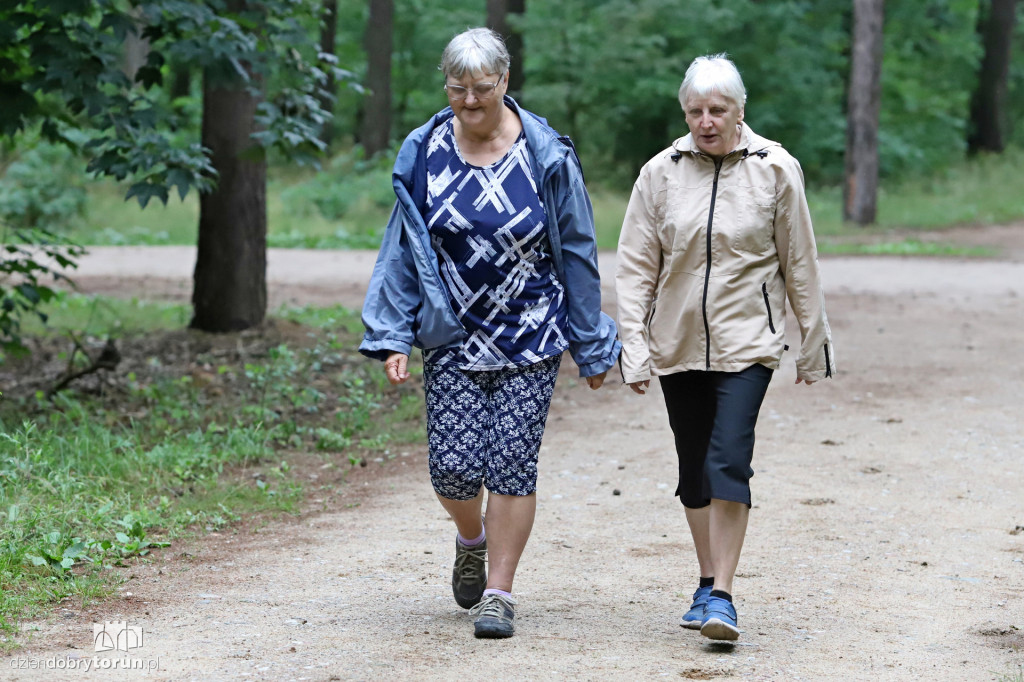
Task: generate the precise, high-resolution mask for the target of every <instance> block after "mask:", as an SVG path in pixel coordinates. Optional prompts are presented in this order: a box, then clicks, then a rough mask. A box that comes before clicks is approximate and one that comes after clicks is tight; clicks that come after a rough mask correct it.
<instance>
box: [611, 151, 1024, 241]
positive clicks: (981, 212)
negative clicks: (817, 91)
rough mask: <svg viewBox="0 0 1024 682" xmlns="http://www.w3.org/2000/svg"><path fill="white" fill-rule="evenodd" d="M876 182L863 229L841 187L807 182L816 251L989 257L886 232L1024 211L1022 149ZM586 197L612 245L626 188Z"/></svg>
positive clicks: (985, 220) (1002, 219)
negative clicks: (874, 211) (849, 219)
mask: <svg viewBox="0 0 1024 682" xmlns="http://www.w3.org/2000/svg"><path fill="white" fill-rule="evenodd" d="M883 182H884V185H883V187H882V189H881V191H880V193H879V197H878V223H877V224H876V225H873V226H871V227H867V228H862V227H857V226H855V225H850V224H844V223H843V221H842V191H841V189H840V188H835V187H813V186H812V187H809V188H808V192H807V201H808V204H809V205H810V208H811V216H812V219H813V221H814V231H815V234H816V235H817V236H818V240H819V247H820V249H821V251H822V252H823V253H863V254H883V253H884V254H899V255H921V256H965V255H969V256H992V255H995V254H994V253H993V252H991V251H988V250H985V249H977V248H964V247H957V246H954V245H950V244H933V243H928V242H922V241H920V240H914V239H907V238H905V237H902V236H901V237H899V238H895V239H894V238H892V237H893V233H894V232H897V231H899V232H904V231H908V230H909V231H916V230H920V231H929V230H941V229H943V228H949V227H954V226H957V225H972V224H1000V223H1007V222H1012V221H1015V220H1021V219H1022V218H1024V192H1020V191H1019V190H1018V189H1017V188H1019V187H1024V150H1019V149H1011V150H1008V151H1007V152H1005V153H1004V154H1001V155H982V156H979V157H977V158H974V159H970V160H967V161H963V162H961V163H960V164H957V165H955V166H953V167H951V168H950V169H948V170H947V171H945V172H944V173H942V174H940V175H937V176H935V177H931V178H915V179H910V180H907V181H905V182H896V181H894V180H888V181H883ZM591 198H592V200H593V203H594V214H595V222H596V224H597V237H598V246H599V247H600V248H602V249H614V248H615V247H616V244H617V243H618V235H619V228H620V227H621V224H622V216H623V215H624V214H625V208H626V203H627V202H628V201H629V195H628V193H627V192H626V191H625V190H611V189H606V188H593V189H592V191H591ZM843 240H848V241H847V242H846V243H844V241H843ZM849 240H858V241H859V240H867V241H868V243H856V242H854V243H849Z"/></svg>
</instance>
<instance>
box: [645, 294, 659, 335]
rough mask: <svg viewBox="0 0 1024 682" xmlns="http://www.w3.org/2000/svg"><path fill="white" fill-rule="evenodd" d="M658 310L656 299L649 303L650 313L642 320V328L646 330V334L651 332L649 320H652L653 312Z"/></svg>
mask: <svg viewBox="0 0 1024 682" xmlns="http://www.w3.org/2000/svg"><path fill="white" fill-rule="evenodd" d="M657 308H658V299H654V300H653V301H651V311H650V312H649V313H647V319H646V320H644V327H646V328H647V331H648V333H650V331H651V320H653V319H654V311H655V310H656V309H657Z"/></svg>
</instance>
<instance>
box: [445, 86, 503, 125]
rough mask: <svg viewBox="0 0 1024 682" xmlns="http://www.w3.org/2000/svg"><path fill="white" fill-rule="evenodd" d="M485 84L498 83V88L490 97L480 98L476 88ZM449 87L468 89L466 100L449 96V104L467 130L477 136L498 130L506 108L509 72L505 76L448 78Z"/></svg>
mask: <svg viewBox="0 0 1024 682" xmlns="http://www.w3.org/2000/svg"><path fill="white" fill-rule="evenodd" d="M484 83H497V86H496V87H495V88H494V90H493V91H492V92H491V94H490V95H488V96H486V97H484V98H482V99H481V98H480V97H479V96H477V94H476V93H475V92H473V90H474V86H480V85H482V84H484ZM447 85H458V86H461V87H463V88H466V89H467V93H466V97H465V98H464V99H460V100H456V99H452V98H451V96H450V95H449V97H448V103H449V104H450V105H451V107H452V111H453V112H454V113H455V117H456V118H457V119H459V123H461V124H462V125H463V126H464V127H465V128H467V129H468V130H471V131H473V132H475V133H477V134H483V135H485V134H486V133H487V132H488V131H490V130H496V129H497V127H498V125H499V124H500V123H501V117H502V116H501V115H502V110H503V109H504V107H505V103H504V101H503V99H502V98H503V96H504V95H505V90H507V89H508V72H507V71H506V72H505V73H503V74H498V73H485V74H477V75H473V74H470V73H466V74H463V76H462V78H457V79H456V78H448V80H447Z"/></svg>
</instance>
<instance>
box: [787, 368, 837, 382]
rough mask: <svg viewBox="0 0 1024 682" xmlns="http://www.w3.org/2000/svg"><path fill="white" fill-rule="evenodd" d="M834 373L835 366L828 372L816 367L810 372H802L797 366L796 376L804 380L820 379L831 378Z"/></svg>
mask: <svg viewBox="0 0 1024 682" xmlns="http://www.w3.org/2000/svg"><path fill="white" fill-rule="evenodd" d="M835 373H836V370H835V367H833V368H832V370H831V371H829V372H826V371H825V370H823V369H816V370H813V371H811V372H804V371H801V370H800V368H797V371H796V376H797V378H798V379H803V380H804V381H821V380H822V379H831V378H832V377H834V376H835Z"/></svg>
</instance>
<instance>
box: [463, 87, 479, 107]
mask: <svg viewBox="0 0 1024 682" xmlns="http://www.w3.org/2000/svg"><path fill="white" fill-rule="evenodd" d="M470 100H472V101H473V103H474V104H475V103H476V102H478V101H480V100H479V99H478V98H477V96H476V93H474V92H473V90H472V89H470V90H469V92H467V93H466V99H465V100H463V101H465V102H469V101H470Z"/></svg>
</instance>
